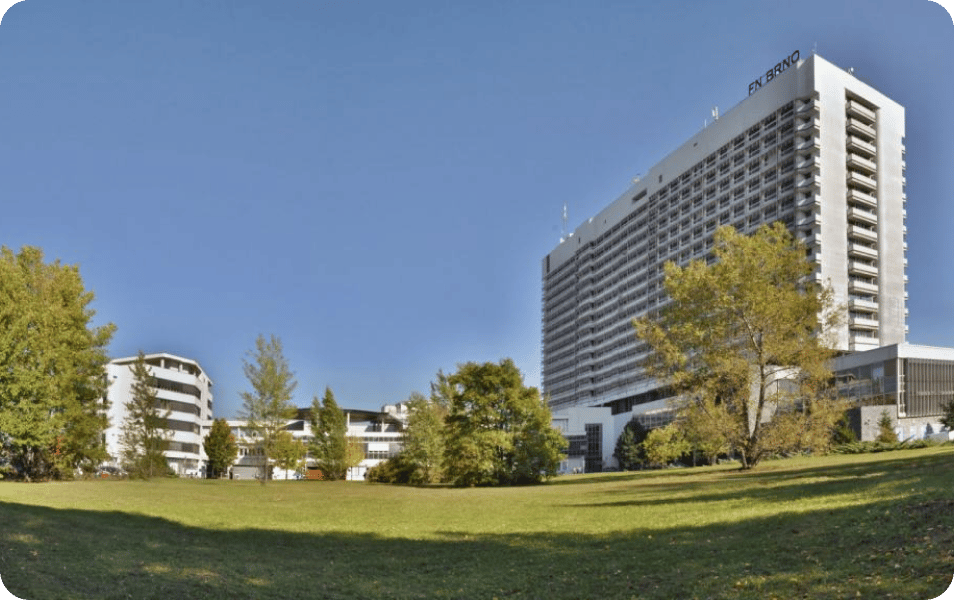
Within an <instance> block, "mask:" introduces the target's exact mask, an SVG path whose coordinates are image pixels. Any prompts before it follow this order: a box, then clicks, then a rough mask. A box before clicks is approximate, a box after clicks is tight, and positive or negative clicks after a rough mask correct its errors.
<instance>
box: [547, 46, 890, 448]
mask: <svg viewBox="0 0 954 600" xmlns="http://www.w3.org/2000/svg"><path fill="white" fill-rule="evenodd" d="M749 92H750V93H749V96H748V97H747V98H746V99H744V100H743V101H742V102H740V103H739V104H737V105H736V106H735V107H733V108H732V109H731V110H730V111H728V112H726V113H725V114H724V115H722V116H721V118H718V119H717V120H715V121H714V122H712V123H711V124H709V125H708V126H707V127H705V128H704V129H703V130H701V131H700V132H699V133H697V134H696V135H694V136H693V137H692V138H690V139H689V140H687V141H686V142H685V143H684V144H683V145H682V146H680V147H679V148H678V149H676V150H675V151H674V152H672V153H671V154H669V155H668V156H666V157H665V158H664V159H663V160H662V161H660V162H659V163H658V164H657V165H655V166H654V167H652V168H651V169H650V170H649V171H648V173H647V174H646V175H645V176H644V177H642V179H640V180H638V181H636V182H635V183H633V184H632V185H631V186H630V187H629V189H627V190H626V191H625V192H624V193H623V194H622V195H620V196H619V197H618V198H617V199H616V200H614V201H613V202H612V203H611V204H609V206H607V207H606V208H605V209H603V210H602V211H601V212H600V213H598V214H597V215H595V216H593V217H592V218H590V219H588V220H587V221H586V222H584V223H583V224H582V225H580V226H579V227H578V228H577V229H576V230H575V231H573V233H571V234H569V236H568V237H566V238H565V239H563V240H561V242H560V244H559V245H558V246H557V247H556V248H554V249H553V250H552V251H551V252H550V253H549V254H548V255H547V256H546V257H544V259H543V264H542V279H543V318H542V320H543V372H542V380H543V382H542V384H543V385H542V387H543V390H544V392H545V393H546V394H548V395H549V402H550V406H551V408H552V409H553V410H554V411H559V410H561V409H566V408H570V407H596V406H603V407H610V408H611V409H612V413H613V414H614V415H616V414H622V413H628V412H630V411H634V408H635V412H643V411H646V410H658V409H660V408H662V407H663V406H664V399H663V398H662V395H663V392H661V391H660V390H659V389H658V386H657V383H656V382H655V381H654V380H652V379H651V378H649V377H648V376H647V375H646V374H645V373H643V372H642V371H641V370H640V369H638V368H637V361H639V360H640V359H641V358H643V357H644V356H645V355H646V352H647V351H648V348H647V347H646V346H645V345H644V344H642V343H641V342H640V341H639V340H637V339H636V337H635V335H634V330H633V326H632V323H631V321H632V319H633V318H634V317H637V316H641V315H644V314H646V313H647V312H649V311H652V310H654V309H658V308H660V307H661V306H662V305H664V304H665V302H666V301H667V298H666V293H665V290H664V288H663V265H664V264H665V263H666V262H667V261H673V262H675V263H677V264H680V265H685V264H687V263H688V262H689V261H690V260H693V259H709V260H711V248H712V241H713V233H714V232H715V230H716V228H717V227H719V226H722V225H732V226H734V227H735V228H736V229H737V230H740V231H744V232H753V231H755V229H757V228H758V227H759V226H760V225H762V224H764V223H772V222H774V221H781V222H783V223H785V225H786V226H788V228H789V229H790V230H792V231H793V232H794V233H795V235H796V237H797V238H798V239H800V240H803V241H804V242H805V244H806V245H807V248H808V256H809V258H810V260H812V261H813V262H814V263H815V272H814V277H815V278H816V280H817V281H819V282H823V283H827V284H830V285H831V286H832V288H833V290H834V293H835V299H836V302H838V303H839V304H843V305H846V306H847V307H848V310H849V314H848V319H846V321H847V322H846V323H845V324H844V326H843V327H842V328H841V329H840V330H839V331H838V332H837V348H838V349H839V350H842V351H845V352H853V351H864V350H870V349H874V348H877V347H879V346H884V345H889V344H897V343H901V342H904V341H905V337H906V333H907V325H906V321H907V309H906V307H905V305H906V300H907V291H906V282H907V276H906V275H905V267H906V264H907V259H906V257H905V255H906V250H907V242H906V228H905V202H906V198H905V179H904V172H905V163H904V158H905V156H904V134H905V129H904V122H905V121H904V108H903V107H902V106H900V105H899V104H897V103H896V102H894V101H893V100H891V99H890V98H888V97H886V96H885V95H884V94H882V93H880V92H879V91H877V90H876V89H874V88H873V87H871V86H870V85H869V84H867V83H865V82H863V81H861V80H860V79H858V78H857V77H855V76H854V75H853V74H852V73H851V72H849V71H845V70H843V69H841V68H839V67H837V66H835V65H833V64H831V63H829V62H827V61H826V60H824V59H823V58H821V57H819V56H817V55H812V56H808V57H805V58H802V57H801V54H800V53H799V52H794V53H792V54H791V55H790V56H788V57H786V58H785V59H784V60H783V61H781V62H780V63H778V64H777V65H775V66H774V68H772V69H770V70H769V71H768V72H767V73H766V74H765V76H763V77H762V78H760V79H759V80H758V81H757V82H753V83H752V84H751V85H750V86H749ZM611 451H612V450H610V452H611Z"/></svg>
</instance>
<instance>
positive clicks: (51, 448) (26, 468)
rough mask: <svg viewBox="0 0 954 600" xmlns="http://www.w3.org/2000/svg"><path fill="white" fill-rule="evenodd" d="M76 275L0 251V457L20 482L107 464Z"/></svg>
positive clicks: (91, 331) (84, 302)
mask: <svg viewBox="0 0 954 600" xmlns="http://www.w3.org/2000/svg"><path fill="white" fill-rule="evenodd" d="M92 301H93V293H92V292H91V291H87V290H86V289H85V288H84V286H83V280H82V278H81V277H80V274H79V268H78V267H77V266H75V265H72V266H70V265H62V264H60V262H59V261H54V262H53V263H49V264H48V263H44V262H43V252H42V250H40V249H39V248H35V247H30V246H25V247H23V248H22V249H21V250H20V252H19V253H14V252H13V251H12V250H10V249H8V248H6V247H5V246H4V247H2V248H0V455H2V456H5V457H6V458H7V459H8V460H9V462H10V465H11V467H12V471H11V474H12V475H13V476H15V477H16V476H18V477H21V478H23V479H27V480H37V479H46V478H63V477H71V476H72V475H73V474H74V472H76V471H77V470H81V471H84V472H91V471H93V470H95V468H96V467H97V466H98V465H99V464H100V463H101V462H102V461H103V460H105V459H106V458H107V454H106V448H105V445H104V443H103V441H102V432H103V430H104V429H105V428H106V427H107V425H108V421H107V418H106V408H107V406H106V403H105V400H104V397H105V391H106V386H107V383H106V377H105V373H104V369H105V365H106V362H107V361H108V356H107V352H106V349H107V346H108V344H109V340H110V338H111V337H112V335H113V332H114V331H115V326H114V325H112V324H107V325H103V326H101V327H94V326H93V325H92V319H93V316H94V314H95V311H93V310H92V309H91V308H90V307H89V305H90V303H91V302H92Z"/></svg>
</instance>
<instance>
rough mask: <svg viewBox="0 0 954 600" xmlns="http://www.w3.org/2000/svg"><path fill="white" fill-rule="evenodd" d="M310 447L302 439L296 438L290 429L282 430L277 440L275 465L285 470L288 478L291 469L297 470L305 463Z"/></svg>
mask: <svg viewBox="0 0 954 600" xmlns="http://www.w3.org/2000/svg"><path fill="white" fill-rule="evenodd" d="M306 454H308V447H307V446H306V445H305V443H304V442H302V441H301V440H296V439H295V437H294V436H293V435H292V434H291V432H290V431H282V432H280V433H279V434H278V438H277V439H276V441H275V466H277V467H278V468H279V469H283V470H284V471H285V479H288V472H289V471H297V470H298V469H300V468H302V466H303V465H304V464H305V455H306Z"/></svg>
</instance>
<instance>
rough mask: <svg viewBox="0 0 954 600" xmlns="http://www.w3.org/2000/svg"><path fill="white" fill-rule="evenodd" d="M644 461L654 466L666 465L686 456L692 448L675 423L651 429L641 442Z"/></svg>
mask: <svg viewBox="0 0 954 600" xmlns="http://www.w3.org/2000/svg"><path fill="white" fill-rule="evenodd" d="M643 450H644V452H645V453H646V460H647V461H649V462H650V463H652V464H656V465H668V464H669V463H671V462H672V461H674V460H676V459H678V458H679V457H680V456H683V455H685V454H688V453H689V451H690V450H692V447H691V446H690V445H689V442H688V441H687V440H686V438H685V437H684V436H683V433H682V431H681V430H680V428H679V426H678V424H676V423H675V422H673V423H670V424H669V425H666V426H665V427H660V428H657V429H653V430H652V431H650V432H649V434H647V435H646V439H645V440H643Z"/></svg>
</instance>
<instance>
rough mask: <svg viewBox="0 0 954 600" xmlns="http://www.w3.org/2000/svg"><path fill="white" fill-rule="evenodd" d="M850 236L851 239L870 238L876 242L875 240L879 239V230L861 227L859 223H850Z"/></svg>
mask: <svg viewBox="0 0 954 600" xmlns="http://www.w3.org/2000/svg"><path fill="white" fill-rule="evenodd" d="M848 238H849V240H850V239H851V238H860V239H863V240H869V241H872V242H874V241H877V240H878V232H877V231H876V230H873V229H866V228H864V227H861V226H859V225H849V226H848Z"/></svg>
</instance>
